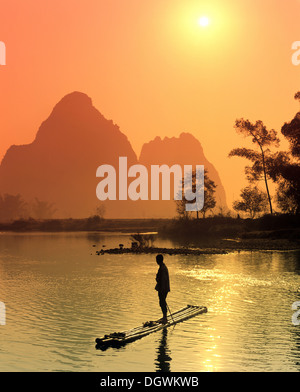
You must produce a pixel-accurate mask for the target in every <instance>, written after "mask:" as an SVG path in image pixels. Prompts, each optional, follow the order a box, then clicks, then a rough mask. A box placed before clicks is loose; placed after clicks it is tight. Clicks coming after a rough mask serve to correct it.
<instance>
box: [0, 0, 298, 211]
mask: <svg viewBox="0 0 300 392" xmlns="http://www.w3.org/2000/svg"><path fill="white" fill-rule="evenodd" d="M202 16H207V17H208V18H209V19H210V24H209V25H208V26H206V27H202V26H200V25H199V23H198V20H199V18H200V17H202ZM299 20H300V1H299V0H222V1H221V0H209V1H199V0H198V1H195V0H163V1H162V0H42V1H41V0H26V1H22V0H0V41H3V42H4V43H5V45H6V50H7V59H6V61H7V65H6V66H0V110H1V112H0V136H1V144H0V159H1V158H2V157H3V155H4V153H5V151H6V150H7V148H8V147H9V146H10V145H11V144H26V143H30V142H32V140H33V139H34V136H35V134H36V132H37V130H38V127H39V126H40V124H41V122H42V121H43V120H45V119H46V118H47V117H48V115H49V114H50V112H51V110H52V108H53V106H54V105H55V104H56V103H57V102H58V101H59V100H60V99H61V98H62V97H63V96H64V95H66V94H67V93H70V92H72V91H75V90H77V91H82V92H84V93H86V94H88V95H89V96H90V97H91V98H92V100H93V104H94V106H95V107H96V108H97V109H98V110H99V111H100V112H101V113H102V114H103V115H104V116H105V117H106V118H108V119H112V120H113V121H114V122H115V123H117V124H118V125H119V126H120V129H121V131H122V132H123V133H125V134H126V135H127V137H128V139H129V141H130V142H131V144H132V146H133V148H134V150H135V151H136V153H137V154H138V155H139V153H140V149H141V146H142V144H143V143H144V142H148V141H149V140H151V139H153V138H154V137H155V136H161V137H164V136H169V137H170V136H178V135H179V134H180V133H181V132H183V131H185V132H190V133H192V134H193V135H194V136H196V137H197V138H198V139H199V140H200V142H201V143H202V145H203V148H204V153H205V155H206V157H207V158H208V160H210V161H211V162H212V163H213V164H214V165H215V167H216V168H217V170H218V171H219V174H220V176H221V179H222V181H223V184H224V186H225V190H226V192H227V196H228V201H229V203H230V204H231V202H232V199H233V198H237V197H238V196H239V193H240V192H239V191H240V188H241V187H242V186H244V185H245V184H244V183H243V181H244V174H243V168H244V165H245V163H246V161H244V160H242V159H240V158H230V159H229V158H227V155H228V153H229V151H230V150H231V149H232V148H234V147H238V146H241V145H247V142H246V140H244V139H243V138H242V137H241V136H239V135H237V134H236V132H235V130H234V128H233V125H234V122H235V119H236V118H239V117H244V118H248V119H249V120H251V121H256V120H258V119H260V120H262V121H264V123H265V124H266V125H267V126H268V127H269V128H274V129H276V130H278V131H280V128H281V126H282V125H283V123H284V122H285V121H290V120H291V119H292V118H293V117H294V115H295V113H296V112H297V111H298V110H299V103H297V102H296V101H294V99H293V96H294V94H295V92H297V91H298V90H300V66H295V65H293V64H292V61H291V57H292V54H293V51H292V48H291V47H292V43H293V42H294V41H299V40H300V23H299Z"/></svg>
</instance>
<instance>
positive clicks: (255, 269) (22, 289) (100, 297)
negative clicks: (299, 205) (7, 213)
mask: <svg viewBox="0 0 300 392" xmlns="http://www.w3.org/2000/svg"><path fill="white" fill-rule="evenodd" d="M119 243H123V244H124V245H125V246H127V245H130V237H129V236H128V235H125V234H120V233H119V234H118V233H115V234H99V233H51V234H49V233H38V234H24V233H22V234H11V233H1V234H0V301H1V302H2V303H4V304H5V310H6V320H5V321H6V325H0V371H100V372H101V371H103V372H107V371H118V372H121V371H125V372H133V371H136V372H140V371H150V372H152V371H171V372H188V371H193V372H203V371H238V372H239V371H299V370H300V325H298V326H297V325H294V323H293V322H292V314H293V311H292V304H293V303H294V302H296V301H300V275H299V274H300V253H299V252H297V251H290V252H274V251H272V252H232V253H229V254H224V255H200V256H187V255H176V256H169V255H168V256H166V257H165V262H166V264H167V266H168V268H169V274H170V280H171V292H170V293H169V295H168V298H167V300H168V304H169V307H170V309H171V310H172V311H176V310H179V309H180V308H182V307H184V306H185V305H187V304H193V305H204V306H206V307H207V308H208V312H207V313H206V314H201V315H198V316H196V317H194V318H192V319H189V320H187V321H185V322H183V323H180V324H177V325H176V326H175V327H170V328H168V329H164V330H161V331H158V332H156V333H153V334H151V335H149V336H146V337H144V338H143V339H140V340H138V341H136V342H133V343H130V344H128V345H127V346H125V347H122V348H119V349H117V348H109V349H107V350H106V351H100V350H96V349H95V343H94V340H95V338H96V337H100V336H102V335H104V334H106V333H110V332H115V331H122V330H126V329H130V328H132V327H136V326H138V325H140V324H141V323H143V322H144V321H149V320H155V319H157V318H159V317H161V313H160V308H159V305H158V298H157V293H156V291H155V290H154V286H155V275H156V272H157V268H158V266H157V264H156V262H155V257H154V255H108V254H105V255H100V256H97V255H96V250H100V249H102V248H104V247H106V248H108V247H118V245H119ZM93 245H96V247H95V246H93ZM155 245H157V246H166V247H171V246H172V245H173V244H172V243H171V242H168V241H158V240H157V242H156V243H155Z"/></svg>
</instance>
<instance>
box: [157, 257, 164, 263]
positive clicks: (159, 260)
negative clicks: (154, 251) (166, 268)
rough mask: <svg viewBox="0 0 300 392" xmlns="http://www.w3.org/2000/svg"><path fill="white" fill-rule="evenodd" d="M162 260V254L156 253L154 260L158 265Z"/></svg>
mask: <svg viewBox="0 0 300 392" xmlns="http://www.w3.org/2000/svg"><path fill="white" fill-rule="evenodd" d="M163 261H164V256H163V255H157V256H156V262H157V264H158V265H161V264H162V263H163Z"/></svg>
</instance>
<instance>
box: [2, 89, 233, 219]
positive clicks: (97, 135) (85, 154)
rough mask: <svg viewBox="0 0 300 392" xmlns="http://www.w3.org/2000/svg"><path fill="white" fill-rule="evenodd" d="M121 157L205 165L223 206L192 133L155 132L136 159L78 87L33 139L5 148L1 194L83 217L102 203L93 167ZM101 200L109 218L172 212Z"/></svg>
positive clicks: (169, 204) (170, 204)
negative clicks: (51, 205)
mask: <svg viewBox="0 0 300 392" xmlns="http://www.w3.org/2000/svg"><path fill="white" fill-rule="evenodd" d="M119 157H127V159H128V167H129V166H131V165H133V164H137V163H140V164H142V165H145V166H146V167H149V166H150V165H153V164H156V165H161V164H167V165H169V166H171V165H173V164H180V165H188V164H190V165H196V164H198V165H199V164H201V165H204V166H205V168H206V169H207V170H208V174H209V177H210V178H211V179H212V180H214V181H215V183H216V184H217V191H216V199H217V203H218V204H219V205H222V206H223V207H227V204H226V195H225V191H224V188H223V185H222V183H221V180H220V178H219V175H218V172H217V170H216V169H215V167H214V166H213V165H212V164H211V163H210V162H208V161H207V159H206V158H205V156H204V153H203V149H202V146H201V143H200V142H199V141H198V140H197V139H196V138H195V137H194V136H192V135H191V134H189V133H182V134H181V135H180V136H179V138H175V137H174V138H164V139H163V140H162V139H161V138H160V137H156V138H155V139H154V140H152V141H150V142H148V143H145V144H144V145H143V147H142V150H141V155H140V157H139V159H138V158H137V156H136V154H135V152H134V151H133V149H132V146H131V144H130V142H129V141H128V138H127V137H126V136H125V135H124V134H123V133H122V132H121V131H120V129H119V127H118V126H117V125H116V124H114V123H113V122H112V121H111V120H107V119H106V118H105V117H104V116H103V115H102V114H101V113H100V112H99V111H98V110H97V109H96V108H95V107H94V106H93V105H92V100H91V98H89V97H88V96H87V95H86V94H84V93H81V92H73V93H71V94H68V95H66V96H65V97H64V98H63V99H62V100H61V101H60V102H59V103H58V104H57V105H56V106H55V107H54V109H53V110H52V113H51V114H50V116H49V117H48V119H47V120H45V121H44V122H43V123H42V124H41V126H40V128H39V130H38V132H37V134H36V138H35V140H34V141H33V142H32V143H30V144H27V145H20V146H15V145H13V146H11V147H10V148H9V149H8V150H7V152H6V154H5V156H4V158H3V160H2V162H1V165H0V195H1V194H2V195H3V194H5V193H8V194H13V195H16V194H20V195H21V196H22V197H23V199H24V200H25V201H27V202H30V201H31V200H33V199H35V198H38V199H39V200H44V201H48V202H51V203H54V204H55V208H56V209H57V213H56V217H59V218H60V217H61V218H66V217H67V218H68V217H72V218H82V217H87V216H90V215H92V214H94V213H95V210H96V207H97V206H99V205H100V204H101V202H100V201H99V200H98V199H97V197H96V186H97V184H98V182H99V179H98V178H96V169H97V167H98V166H100V165H102V164H109V165H112V166H114V167H115V168H118V163H119ZM102 203H104V205H105V209H106V214H105V216H106V217H108V218H151V217H155V218H158V217H161V218H166V217H167V218H168V217H173V216H175V214H176V209H175V202H174V201H137V202H134V201H131V200H128V201H106V202H102Z"/></svg>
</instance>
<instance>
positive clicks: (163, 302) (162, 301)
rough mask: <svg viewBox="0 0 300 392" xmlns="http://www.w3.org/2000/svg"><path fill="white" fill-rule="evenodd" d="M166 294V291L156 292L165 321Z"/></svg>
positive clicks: (164, 320)
mask: <svg viewBox="0 0 300 392" xmlns="http://www.w3.org/2000/svg"><path fill="white" fill-rule="evenodd" d="M167 294H168V293H162V292H158V296H159V305H160V307H161V310H162V313H163V319H162V320H163V322H166V321H167V313H168V312H167V302H166V298H167Z"/></svg>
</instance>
